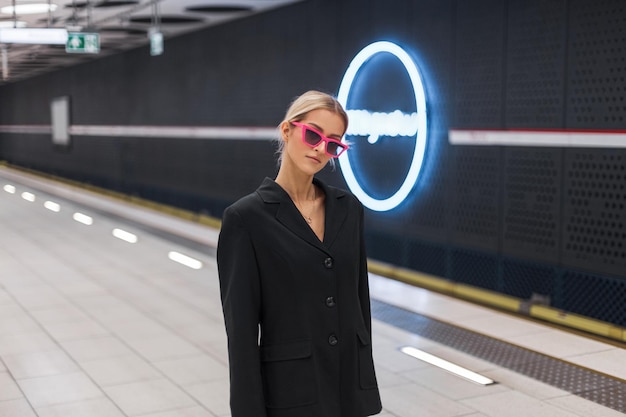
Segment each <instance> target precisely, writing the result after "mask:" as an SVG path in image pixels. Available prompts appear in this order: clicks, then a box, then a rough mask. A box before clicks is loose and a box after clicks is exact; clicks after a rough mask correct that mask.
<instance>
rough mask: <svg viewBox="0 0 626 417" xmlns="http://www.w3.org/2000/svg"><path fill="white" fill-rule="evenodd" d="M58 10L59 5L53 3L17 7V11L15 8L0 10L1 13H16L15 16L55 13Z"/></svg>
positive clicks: (7, 7)
mask: <svg viewBox="0 0 626 417" xmlns="http://www.w3.org/2000/svg"><path fill="white" fill-rule="evenodd" d="M56 9H57V5H56V4H53V3H51V4H48V3H25V4H17V5H15V10H14V9H13V6H4V7H2V8H0V13H4V14H13V12H15V14H38V13H48V12H53V11H55V10H56Z"/></svg>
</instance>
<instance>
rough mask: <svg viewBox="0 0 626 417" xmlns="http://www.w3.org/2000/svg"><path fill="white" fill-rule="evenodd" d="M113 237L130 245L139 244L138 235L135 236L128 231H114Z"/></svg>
mask: <svg viewBox="0 0 626 417" xmlns="http://www.w3.org/2000/svg"><path fill="white" fill-rule="evenodd" d="M113 236H115V237H116V238H118V239H121V240H123V241H125V242H128V243H137V235H134V234H132V233H130V232H127V231H126V230H122V229H113Z"/></svg>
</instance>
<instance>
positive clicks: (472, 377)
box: [400, 346, 495, 385]
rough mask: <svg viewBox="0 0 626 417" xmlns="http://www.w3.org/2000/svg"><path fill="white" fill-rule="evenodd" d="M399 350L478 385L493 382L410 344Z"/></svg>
mask: <svg viewBox="0 0 626 417" xmlns="http://www.w3.org/2000/svg"><path fill="white" fill-rule="evenodd" d="M400 351H401V352H402V353H404V354H406V355H409V356H412V357H414V358H416V359H419V360H421V361H424V362H426V363H429V364H431V365H434V366H436V367H438V368H441V369H444V370H446V371H448V372H451V373H453V374H455V375H458V376H460V377H463V378H465V379H467V380H469V381H471V382H474V383H476V384H480V385H491V384H495V381H494V380H493V379H489V378H487V377H485V376H482V375H480V374H477V373H476V372H473V371H470V370H469V369H466V368H463V367H461V366H459V365H455V364H453V363H452V362H448V361H446V360H444V359H441V358H439V357H437V356H434V355H431V354H430V353H426V352H424V351H423V350H419V349H417V348H414V347H412V346H405V347H403V348H400Z"/></svg>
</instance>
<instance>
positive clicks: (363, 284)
mask: <svg viewBox="0 0 626 417" xmlns="http://www.w3.org/2000/svg"><path fill="white" fill-rule="evenodd" d="M358 211H359V248H360V250H359V302H360V304H361V314H362V315H363V322H364V323H365V326H366V327H367V332H368V333H369V334H370V335H371V334H372V312H371V306H370V290H369V275H368V272H367V251H366V249H365V235H364V229H365V227H364V223H365V219H364V213H363V205H362V204H361V203H360V202H359V203H358Z"/></svg>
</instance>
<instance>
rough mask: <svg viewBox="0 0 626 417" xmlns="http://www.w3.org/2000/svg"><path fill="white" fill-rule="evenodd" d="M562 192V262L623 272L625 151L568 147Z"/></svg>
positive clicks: (625, 266) (625, 252)
mask: <svg viewBox="0 0 626 417" xmlns="http://www.w3.org/2000/svg"><path fill="white" fill-rule="evenodd" d="M563 192H564V199H565V201H564V212H563V228H564V230H563V263H564V264H565V265H567V266H571V267H576V268H581V269H584V270H587V271H595V272H605V273H609V274H616V275H622V276H623V274H624V271H626V151H623V150H620V151H617V150H589V149H580V150H571V151H567V152H566V158H565V186H564V189H563Z"/></svg>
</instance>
